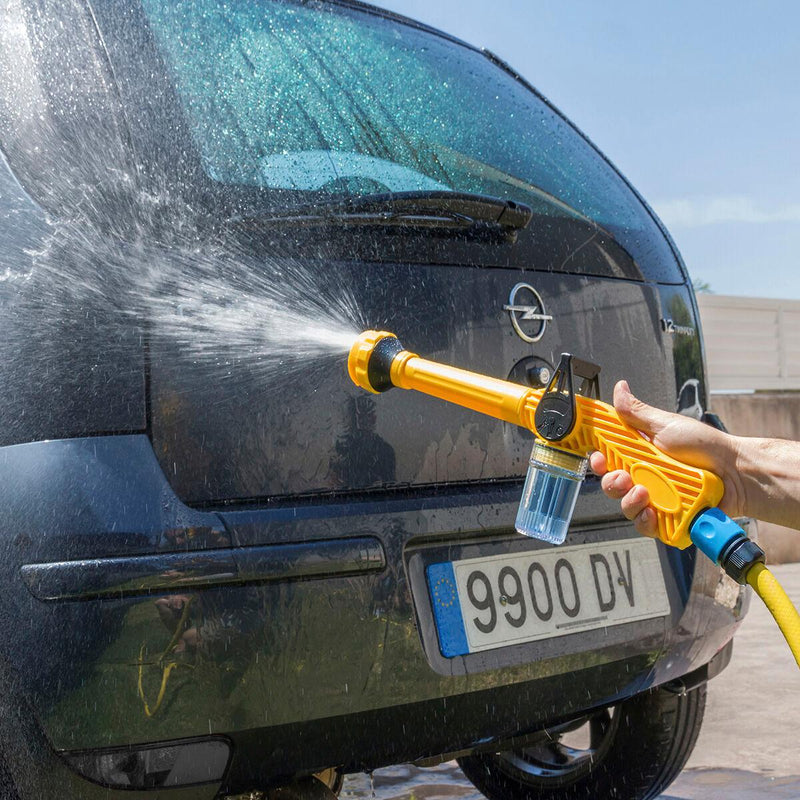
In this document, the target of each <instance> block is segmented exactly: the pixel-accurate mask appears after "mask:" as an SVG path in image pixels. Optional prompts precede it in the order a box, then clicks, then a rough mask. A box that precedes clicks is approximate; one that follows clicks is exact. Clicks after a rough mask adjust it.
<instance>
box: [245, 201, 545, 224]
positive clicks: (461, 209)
mask: <svg viewBox="0 0 800 800" xmlns="http://www.w3.org/2000/svg"><path fill="white" fill-rule="evenodd" d="M532 216H533V210H532V209H531V208H530V206H527V205H525V204H524V203H519V202H516V201H514V200H501V199H500V198H498V197H490V196H489V195H482V194H470V193H467V192H447V191H430V192H392V193H387V194H370V195H365V196H363V197H354V198H350V199H347V200H338V201H331V202H326V203H321V204H320V203H317V204H314V205H308V206H294V207H289V208H287V209H286V210H285V211H280V212H273V211H270V212H269V213H268V214H262V215H259V216H258V217H256V218H254V219H252V222H255V223H257V224H259V225H263V224H270V223H279V224H284V225H285V224H292V225H297V226H301V227H307V226H314V225H330V224H335V225H354V226H361V225H379V226H400V227H408V228H447V229H456V230H458V229H464V230H469V229H472V228H475V227H487V226H488V227H497V228H499V229H502V230H506V231H508V232H512V231H517V230H521V229H522V228H524V227H525V226H526V225H527V224H528V223H529V222H530V220H531V217H532Z"/></svg>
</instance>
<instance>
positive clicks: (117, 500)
mask: <svg viewBox="0 0 800 800" xmlns="http://www.w3.org/2000/svg"><path fill="white" fill-rule="evenodd" d="M0 487H2V489H0V494H2V503H3V507H4V508H7V509H9V511H8V515H7V519H6V530H5V535H4V537H3V540H2V545H0V546H2V547H3V548H4V552H3V553H2V559H0V571H2V573H3V574H2V582H0V603H2V617H0V619H2V621H3V625H4V630H3V632H2V636H1V637H0V641H2V642H3V645H2V647H3V649H4V652H3V657H4V659H5V661H6V663H7V664H8V665H9V669H10V670H12V672H13V674H14V675H15V676H16V677H15V681H16V682H17V686H18V688H19V690H20V694H21V697H23V698H24V701H25V702H26V703H27V704H29V706H30V707H31V708H32V709H33V713H34V715H35V717H36V718H37V719H38V721H39V723H40V725H41V727H42V729H43V730H44V731H45V733H46V737H47V740H48V741H49V743H50V745H51V746H52V748H54V749H56V750H63V751H76V750H85V749H93V748H108V747H114V746H120V745H128V744H132V743H143V742H163V741H170V740H175V739H187V738H192V737H198V736H208V735H210V734H213V735H222V736H225V737H228V738H229V739H230V741H231V742H232V743H233V751H234V754H233V760H232V763H231V767H230V770H229V776H230V778H229V781H230V784H231V785H230V789H231V790H234V789H238V788H241V789H245V788H248V786H253V785H257V783H258V781H259V780H260V781H263V782H264V783H266V782H267V781H268V780H275V779H276V778H277V777H279V776H280V775H282V774H286V775H291V774H296V773H298V772H313V771H316V770H318V769H322V768H325V767H329V766H333V765H346V766H349V767H352V768H367V767H374V766H378V765H381V764H387V763H392V762H393V761H398V760H414V759H423V758H428V757H431V756H435V755H437V754H439V753H442V752H450V751H453V750H458V749H462V748H467V747H473V746H476V745H479V744H480V743H481V742H483V743H486V742H487V741H491V740H503V739H507V738H510V737H513V736H514V735H518V734H519V733H521V732H524V731H526V730H529V729H530V730H533V729H535V728H537V727H541V726H542V725H543V724H546V723H550V722H553V721H554V717H555V718H566V717H569V716H573V715H575V714H577V713H579V712H581V711H582V710H585V709H587V708H591V707H594V706H600V705H605V704H608V703H611V702H614V701H615V700H618V699H620V698H624V697H627V696H630V695H632V694H636V693H637V692H639V691H642V690H643V689H645V688H647V687H649V686H653V685H657V684H661V683H665V682H667V681H671V680H674V679H675V678H678V677H680V676H682V675H684V674H686V673H690V672H692V671H693V670H696V669H697V668H699V667H702V666H703V665H704V664H706V663H708V662H710V661H711V660H712V658H713V657H714V655H715V654H716V653H717V652H718V651H719V650H720V649H721V648H723V647H724V645H725V644H726V642H728V640H729V639H730V638H731V637H732V635H733V632H734V630H735V628H736V626H737V625H738V623H739V622H740V621H741V618H742V616H743V614H744V612H745V610H746V599H745V595H744V594H743V593H742V592H741V591H740V590H739V588H738V587H735V585H733V586H730V585H728V583H726V581H727V580H728V579H726V578H724V577H722V576H721V573H720V571H719V570H718V569H717V568H716V567H714V566H713V565H712V564H710V562H707V561H706V560H705V559H701V560H698V561H697V562H696V563H695V559H694V556H693V554H692V553H691V552H686V551H684V552H679V551H675V550H669V551H667V550H666V549H665V551H664V553H663V554H662V561H663V563H664V565H665V575H666V576H667V579H668V584H669V586H668V588H669V591H670V597H671V601H672V613H671V615H670V616H669V617H665V618H661V619H658V620H651V621H648V622H647V623H631V624H626V625H622V626H619V627H618V628H614V629H608V631H596V632H592V633H591V634H574V635H572V636H567V637H563V638H562V640H560V641H559V642H558V643H555V644H554V643H547V644H546V645H544V644H539V645H537V644H536V643H530V644H528V645H521V646H518V647H516V648H507V652H506V653H505V654H504V655H503V657H502V658H500V660H497V659H494V660H493V658H489V657H481V658H479V659H472V661H471V662H469V663H467V662H468V661H469V658H471V657H468V658H467V659H463V660H462V661H461V662H460V664H459V665H456V664H455V662H452V661H448V660H446V659H443V658H442V657H441V655H440V654H438V652H437V648H436V641H435V632H432V629H431V621H430V617H429V615H428V613H427V612H426V610H425V603H424V601H423V600H424V594H425V590H424V586H422V585H421V584H420V578H419V570H418V566H417V561H419V559H420V558H422V556H423V555H424V554H426V553H436V552H440V551H441V552H446V551H449V552H451V553H454V552H455V548H457V547H472V548H476V547H477V548H488V549H492V548H494V549H498V548H499V549H502V548H504V547H508V546H509V542H512V543H513V541H514V538H513V535H511V534H509V532H508V531H509V526H510V521H511V520H513V518H514V513H515V511H516V502H517V499H518V491H519V488H518V487H507V488H506V487H502V486H499V487H496V488H493V489H491V490H483V489H482V490H469V491H467V490H465V491H464V492H462V493H442V494H440V495H437V496H429V497H419V496H413V497H407V498H401V499H392V500H385V501H382V502H377V501H375V502H369V503H366V502H364V503H338V504H333V503H330V504H327V505H321V504H320V505H313V506H312V505H306V506H296V507H291V508H275V509H269V508H267V509H263V508H262V509H256V510H252V511H236V512H231V513H221V514H216V513H212V512H202V511H197V510H194V509H190V508H188V507H186V506H185V505H183V504H182V503H181V502H180V501H179V500H178V499H177V498H176V497H175V495H174V494H173V492H172V491H171V489H170V488H169V486H168V484H167V482H166V481H165V479H164V476H163V473H162V472H161V469H160V468H159V466H158V464H157V462H156V459H155V457H154V454H153V452H152V448H151V446H150V443H149V441H148V440H147V438H146V437H144V436H119V437H97V438H93V439H81V440H62V441H53V442H41V443H35V444H28V445H17V446H13V447H7V448H3V449H0ZM590 491H591V489H590ZM595 491H596V489H595ZM630 535H633V534H632V531H630V529H629V528H627V527H620V526H619V523H618V522H617V521H616V520H613V519H608V520H606V521H603V520H598V522H597V524H595V525H593V526H589V527H586V528H585V529H583V528H582V529H581V530H579V531H577V532H575V533H574V534H572V536H573V540H574V541H578V539H579V538H581V537H582V539H583V540H585V541H587V542H588V541H592V540H593V539H595V540H601V539H602V538H603V537H620V536H623V537H624V536H630ZM512 546H513V544H512ZM451 557H453V556H451ZM20 619H21V620H25V624H24V625H19V624H16V623H15V620H20ZM169 663H175V664H176V666H175V667H173V668H171V669H170V672H169V675H168V679H167V681H166V684H165V691H164V693H163V699H162V702H161V703H160V705H159V707H158V710H157V711H156V712H155V713H154V714H153V715H152V716H147V715H146V714H145V712H144V703H145V702H147V703H148V704H149V706H150V707H151V710H152V707H154V706H155V705H156V699H157V696H158V694H159V689H160V686H161V684H162V680H163V676H164V671H165V666H167V664H169ZM140 687H141V690H140ZM256 779H258V780H256Z"/></svg>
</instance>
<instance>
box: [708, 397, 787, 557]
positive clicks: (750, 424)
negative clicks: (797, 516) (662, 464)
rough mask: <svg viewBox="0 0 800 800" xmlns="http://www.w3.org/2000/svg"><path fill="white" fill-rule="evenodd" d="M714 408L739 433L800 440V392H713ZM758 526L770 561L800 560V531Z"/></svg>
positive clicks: (712, 404)
mask: <svg viewBox="0 0 800 800" xmlns="http://www.w3.org/2000/svg"><path fill="white" fill-rule="evenodd" d="M711 410H712V411H714V412H715V413H716V414H719V416H720V418H721V419H722V421H723V422H724V423H725V425H726V426H727V428H728V430H729V431H730V432H731V433H733V434H736V435H737V436H769V437H773V438H777V439H792V440H794V441H800V393H795V392H783V393H777V392H769V393H763V394H762V393H756V394H713V395H712V396H711ZM798 525H800V520H798ZM758 530H759V538H760V544H761V546H762V547H763V548H764V551H765V552H766V553H767V559H768V563H770V564H782V563H786V562H789V561H800V531H795V530H790V529H789V528H784V527H782V526H780V525H772V524H770V523H766V522H759V525H758Z"/></svg>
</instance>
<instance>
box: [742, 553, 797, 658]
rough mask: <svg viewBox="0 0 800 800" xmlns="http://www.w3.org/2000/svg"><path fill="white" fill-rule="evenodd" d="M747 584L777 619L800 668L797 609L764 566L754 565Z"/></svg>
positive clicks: (748, 575) (748, 574)
mask: <svg viewBox="0 0 800 800" xmlns="http://www.w3.org/2000/svg"><path fill="white" fill-rule="evenodd" d="M747 582H748V583H749V584H750V586H752V587H753V590H754V591H755V593H756V594H757V595H758V596H759V597H760V598H761V599H762V600H763V601H764V604H765V605H766V607H767V608H768V609H769V611H770V614H772V616H773V617H774V618H775V622H777V623H778V627H779V628H780V629H781V633H782V634H783V635H784V637H785V638H786V641H787V642H788V644H789V647H790V648H791V651H792V655H793V656H794V660H795V661H796V662H797V666H798V667H800V614H798V613H797V609H796V608H795V607H794V606H793V605H792V601H791V600H789V598H788V597H787V595H786V592H784V591H783V588H782V587H781V585H780V584H779V583H778V581H777V579H776V578H775V576H774V575H773V574H772V573H771V572H770V571H769V570H768V569H767V568H766V567H765V566H764V565H763V564H761V563H758V564H753V566H752V567H751V568H750V570H749V572H748V573H747Z"/></svg>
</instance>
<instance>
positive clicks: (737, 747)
mask: <svg viewBox="0 0 800 800" xmlns="http://www.w3.org/2000/svg"><path fill="white" fill-rule="evenodd" d="M772 570H773V572H774V574H775V576H776V577H777V579H778V580H779V581H780V583H781V585H782V586H783V588H784V589H785V590H786V593H787V594H788V595H789V597H790V598H791V599H792V602H793V603H794V604H795V605H797V606H800V564H782V565H779V566H776V567H774V568H772ZM799 727H800V670H798V668H797V665H796V664H795V662H794V658H793V657H792V654H791V652H790V651H789V648H788V647H787V645H786V641H785V640H784V638H783V636H781V633H780V631H779V630H778V628H777V626H776V625H775V622H774V620H773V619H772V617H771V615H770V613H769V612H768V611H767V609H766V607H765V606H764V604H763V603H762V602H761V601H760V600H759V599H758V598H757V597H753V600H752V603H751V605H750V613H749V614H748V615H747V617H746V618H745V621H744V622H743V623H742V627H741V628H740V629H739V632H738V634H737V635H736V640H735V642H734V649H733V658H732V659H731V663H730V665H729V666H728V668H727V669H726V670H725V672H723V673H722V674H721V675H720V676H719V677H718V678H716V679H715V680H713V681H711V683H709V685H708V707H707V708H706V717H705V721H704V723H703V729H702V731H701V733H700V738H699V739H698V742H697V746H696V747H695V751H694V753H693V754H692V757H691V758H690V759H689V763H688V764H687V765H686V769H685V770H684V772H683V773H682V774H681V776H680V777H679V778H678V780H677V781H675V783H674V784H673V785H672V786H671V787H670V789H669V791H668V792H667V793H666V794H665V795H663V800H673V799H674V800H694V798H702V800H717V798H723V797H724V798H726V800H728V798H731V800H733V798H736V800H751V799H752V800H755V799H756V798H761V797H769V798H773V797H774V798H794V799H795V800H796V799H797V798H800V736H798V728H799Z"/></svg>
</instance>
